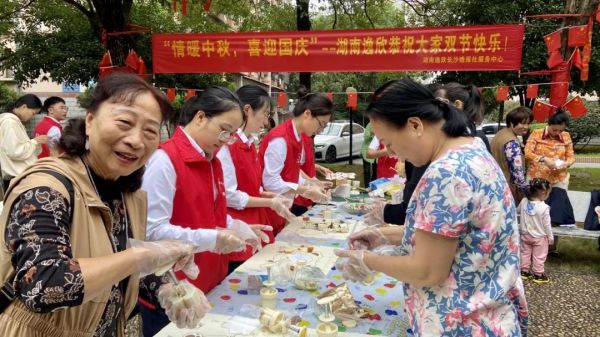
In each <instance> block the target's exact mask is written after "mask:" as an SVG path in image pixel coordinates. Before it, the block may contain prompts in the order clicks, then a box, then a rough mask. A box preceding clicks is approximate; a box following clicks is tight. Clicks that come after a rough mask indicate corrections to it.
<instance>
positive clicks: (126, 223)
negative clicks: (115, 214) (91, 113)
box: [81, 157, 129, 253]
mask: <svg viewBox="0 0 600 337" xmlns="http://www.w3.org/2000/svg"><path fill="white" fill-rule="evenodd" d="M81 161H82V162H83V166H85V170H86V172H87V175H88V178H89V179H90V181H91V182H92V187H94V191H96V195H97V196H98V199H100V200H102V197H101V196H100V192H98V187H96V182H95V181H94V177H93V176H92V172H91V171H90V167H89V165H88V163H87V161H86V160H85V159H84V158H83V157H81ZM121 203H123V209H124V210H125V214H124V216H125V237H126V238H128V237H129V220H128V213H127V205H126V204H125V197H124V196H123V192H121ZM109 211H110V212H112V211H111V210H110V208H109ZM111 219H112V217H111ZM108 234H109V239H110V240H109V241H110V243H111V244H112V248H113V253H116V252H117V251H118V250H117V244H116V243H115V241H118V240H117V238H116V236H115V235H114V232H113V231H112V230H111V231H110V233H108Z"/></svg>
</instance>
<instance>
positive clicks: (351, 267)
mask: <svg viewBox="0 0 600 337" xmlns="http://www.w3.org/2000/svg"><path fill="white" fill-rule="evenodd" d="M334 253H335V255H337V256H338V257H340V258H341V259H339V260H338V262H337V263H336V268H337V269H338V270H341V271H342V276H343V277H344V278H345V279H346V280H352V281H357V282H364V281H367V280H368V279H369V278H370V276H371V275H372V274H374V272H373V271H372V270H371V268H369V267H368V266H367V264H366V263H365V260H364V258H365V256H366V255H367V254H373V253H370V252H368V251H366V250H341V249H336V250H335V251H334Z"/></svg>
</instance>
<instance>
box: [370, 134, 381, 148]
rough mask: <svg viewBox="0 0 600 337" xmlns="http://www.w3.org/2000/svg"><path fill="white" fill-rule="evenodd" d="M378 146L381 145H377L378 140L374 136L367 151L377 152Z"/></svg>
mask: <svg viewBox="0 0 600 337" xmlns="http://www.w3.org/2000/svg"><path fill="white" fill-rule="evenodd" d="M379 146H381V143H379V139H377V137H376V136H373V139H372V140H371V143H370V144H369V149H371V150H379Z"/></svg>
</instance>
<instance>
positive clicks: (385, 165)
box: [377, 144, 398, 178]
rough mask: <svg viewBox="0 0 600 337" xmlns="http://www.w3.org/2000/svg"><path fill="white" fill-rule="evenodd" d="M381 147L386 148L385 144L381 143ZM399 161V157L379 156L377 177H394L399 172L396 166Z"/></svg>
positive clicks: (381, 148)
mask: <svg viewBox="0 0 600 337" xmlns="http://www.w3.org/2000/svg"><path fill="white" fill-rule="evenodd" d="M379 149H380V150H383V149H385V146H384V145H383V144H379ZM397 162H398V158H392V157H388V156H383V157H379V158H378V159H377V178H392V177H393V176H394V175H396V174H398V173H397V172H396V170H395V169H394V167H396V163H397Z"/></svg>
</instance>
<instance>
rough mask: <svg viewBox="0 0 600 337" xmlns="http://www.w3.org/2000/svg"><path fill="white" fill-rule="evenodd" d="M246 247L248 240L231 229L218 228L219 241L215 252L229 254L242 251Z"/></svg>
mask: <svg viewBox="0 0 600 337" xmlns="http://www.w3.org/2000/svg"><path fill="white" fill-rule="evenodd" d="M245 248H246V242H244V240H243V239H241V238H240V237H239V236H238V234H237V233H236V232H235V231H233V230H230V229H217V243H216V244H215V249H214V250H213V253H217V254H229V253H233V252H241V251H243V250H244V249H245Z"/></svg>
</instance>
